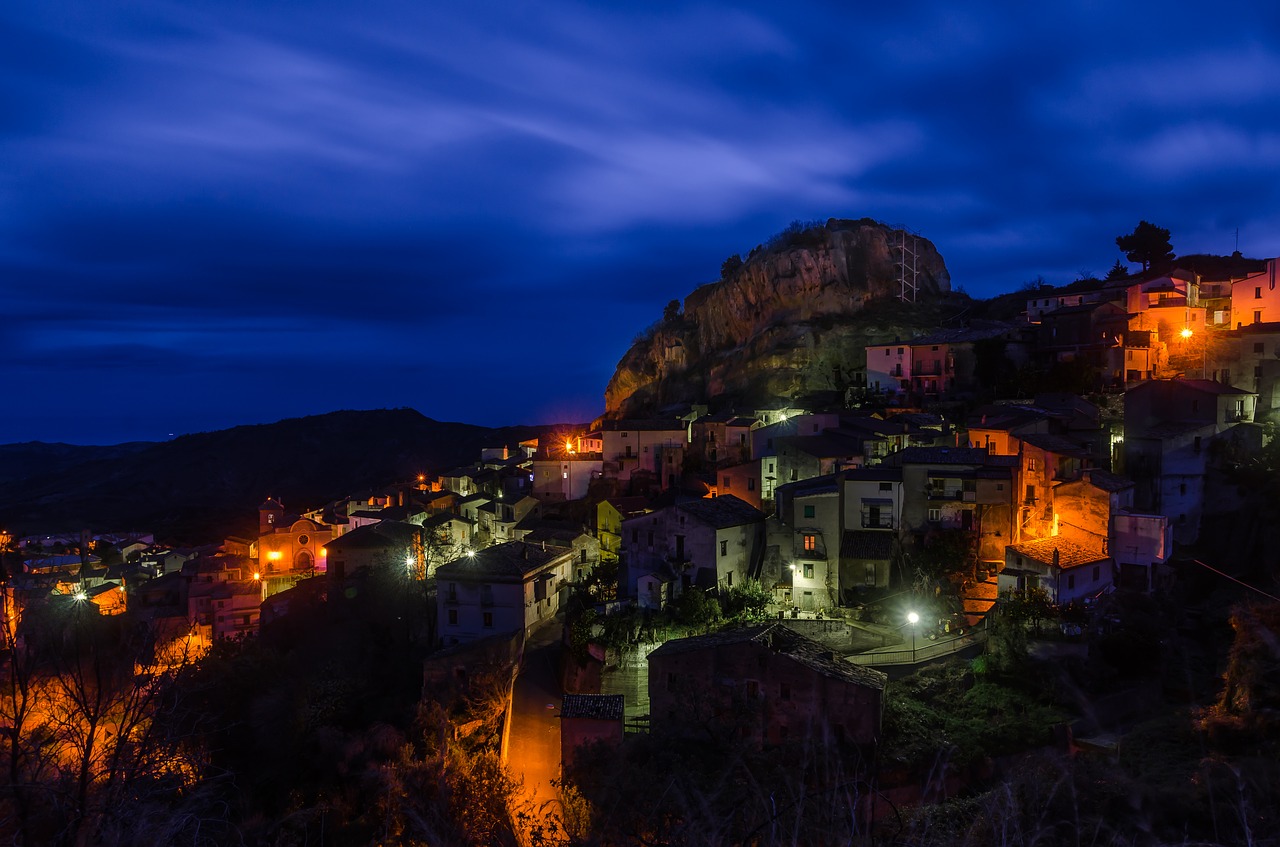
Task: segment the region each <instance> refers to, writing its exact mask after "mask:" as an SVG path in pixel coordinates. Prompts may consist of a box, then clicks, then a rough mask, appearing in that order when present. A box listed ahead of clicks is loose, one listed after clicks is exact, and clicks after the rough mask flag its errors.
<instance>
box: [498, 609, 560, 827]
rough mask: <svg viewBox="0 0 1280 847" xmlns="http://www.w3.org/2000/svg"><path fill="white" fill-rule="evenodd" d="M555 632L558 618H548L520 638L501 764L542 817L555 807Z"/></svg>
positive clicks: (557, 745)
mask: <svg viewBox="0 0 1280 847" xmlns="http://www.w3.org/2000/svg"><path fill="white" fill-rule="evenodd" d="M560 632H561V621H560V620H559V619H556V620H553V621H548V622H547V623H545V624H543V625H542V626H540V627H539V628H538V629H536V630H534V631H533V632H531V633H530V634H529V638H528V640H527V641H526V642H525V649H524V664H523V666H522V667H521V669H520V673H519V675H518V676H517V677H516V681H515V685H514V687H513V689H512V698H511V727H510V731H509V735H508V738H507V745H506V760H507V765H508V767H509V768H510V770H511V773H512V774H513V775H514V776H516V777H517V778H522V779H523V780H524V797H525V800H526V801H528V803H529V804H530V807H531V808H532V809H534V810H536V812H535V814H542V815H544V816H545V814H546V813H547V812H549V811H553V812H556V813H559V807H560V800H559V794H558V793H557V792H556V789H555V786H553V785H552V784H551V781H552V780H553V779H558V778H559V777H560V717H559V715H560V702H561V691H560V681H559V678H558V676H557V673H556V669H557V668H558V666H559V664H558V663H559V657H560V651H561V649H562V645H561V643H560ZM547 804H550V805H549V806H548V805H547Z"/></svg>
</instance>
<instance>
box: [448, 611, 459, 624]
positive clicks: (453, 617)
mask: <svg viewBox="0 0 1280 847" xmlns="http://www.w3.org/2000/svg"><path fill="white" fill-rule="evenodd" d="M457 625H458V610H457V609H450V610H449V626H457Z"/></svg>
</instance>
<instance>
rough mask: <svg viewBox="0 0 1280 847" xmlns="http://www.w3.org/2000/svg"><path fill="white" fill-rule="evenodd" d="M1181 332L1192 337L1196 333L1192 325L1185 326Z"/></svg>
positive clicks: (1184, 336) (1187, 336)
mask: <svg viewBox="0 0 1280 847" xmlns="http://www.w3.org/2000/svg"><path fill="white" fill-rule="evenodd" d="M1180 334H1181V335H1182V337H1183V338H1190V337H1191V336H1192V335H1194V333H1193V332H1192V331H1191V328H1190V327H1183V329H1182V332H1181V333H1180Z"/></svg>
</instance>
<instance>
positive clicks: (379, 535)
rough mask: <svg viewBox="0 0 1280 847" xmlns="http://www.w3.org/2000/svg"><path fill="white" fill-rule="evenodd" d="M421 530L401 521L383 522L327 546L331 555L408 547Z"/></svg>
mask: <svg viewBox="0 0 1280 847" xmlns="http://www.w3.org/2000/svg"><path fill="white" fill-rule="evenodd" d="M420 532H421V530H420V529H419V528H418V527H416V526H414V525H413V524H408V523H401V522H399V521H382V522H380V523H376V524H370V525H369V526H362V527H360V528H358V529H353V530H351V531H350V532H348V533H345V534H343V535H340V536H338V537H337V538H335V539H333V540H332V541H330V542H329V543H328V544H326V545H325V549H326V550H328V551H329V552H330V553H335V552H338V553H341V552H344V551H347V550H378V549H382V548H386V547H406V546H408V545H410V544H412V543H413V540H414V538H415V537H416V536H417V535H418V534H419V533H420Z"/></svg>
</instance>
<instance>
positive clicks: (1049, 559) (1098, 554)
mask: <svg viewBox="0 0 1280 847" xmlns="http://www.w3.org/2000/svg"><path fill="white" fill-rule="evenodd" d="M1009 549H1010V550H1013V551H1014V552H1016V553H1017V554H1018V555H1020V556H1026V557H1027V558H1028V559H1034V560H1035V561H1037V562H1040V563H1042V564H1046V565H1052V564H1053V554H1054V552H1055V551H1057V553H1058V566H1059V567H1061V568H1063V569H1066V568H1078V567H1080V566H1081V565H1091V564H1093V563H1095V562H1105V561H1106V560H1107V559H1109V558H1111V557H1110V556H1108V555H1107V554H1106V553H1104V552H1103V551H1102V550H1100V549H1098V548H1094V547H1087V546H1085V545H1083V544H1081V543H1079V542H1077V541H1072V540H1070V539H1068V538H1063V537H1062V536H1060V535H1058V536H1054V537H1052V538H1040V539H1037V540H1036V541H1024V542H1023V543H1021V544H1010V545H1009Z"/></svg>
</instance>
